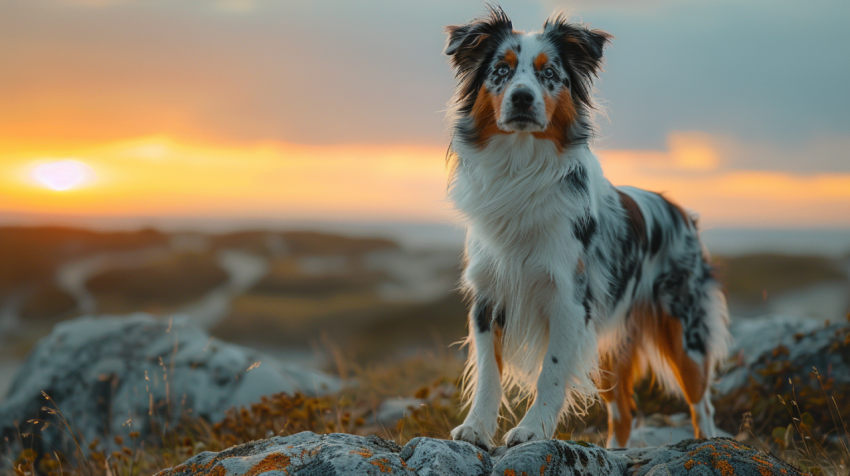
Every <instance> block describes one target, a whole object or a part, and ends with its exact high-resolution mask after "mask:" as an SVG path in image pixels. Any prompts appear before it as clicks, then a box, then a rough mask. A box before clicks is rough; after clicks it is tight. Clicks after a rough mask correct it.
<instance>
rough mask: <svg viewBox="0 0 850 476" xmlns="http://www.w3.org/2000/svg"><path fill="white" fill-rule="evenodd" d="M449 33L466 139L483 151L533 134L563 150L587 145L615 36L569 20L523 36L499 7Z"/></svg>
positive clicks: (554, 21)
mask: <svg viewBox="0 0 850 476" xmlns="http://www.w3.org/2000/svg"><path fill="white" fill-rule="evenodd" d="M446 32H447V33H448V42H447V45H446V49H445V53H446V54H447V55H449V56H451V64H452V66H453V67H454V68H455V72H456V76H457V78H458V86H457V88H458V89H457V92H456V95H455V100H456V101H457V105H456V106H457V113H458V115H459V116H460V117H459V120H458V121H457V124H456V131H455V133H456V134H460V135H461V139H462V140H467V141H470V142H473V143H475V144H476V145H478V146H484V145H486V142H487V139H489V138H490V137H492V136H493V135H495V134H512V133H532V134H534V136H535V137H537V138H541V139H550V140H553V141H554V142H555V143H556V144H557V145H558V146H559V148H563V147H565V146H566V145H568V144H570V143H574V142H577V141H580V140H582V139H584V140H586V139H587V137H588V136H589V134H590V125H589V124H588V123H587V121H586V117H587V112H588V110H589V109H590V108H591V107H592V103H591V90H592V80H593V78H594V77H595V76H596V75H597V73H598V72H599V69H600V67H601V63H602V49H603V47H604V46H605V44H606V43H607V42H608V41H609V40H610V39H611V35H609V34H608V33H605V32H604V31H601V30H588V29H587V28H586V27H584V26H583V25H578V24H572V23H569V22H567V20H566V18H564V17H563V16H562V15H558V16H555V17H553V18H550V19H548V20H546V23H545V24H544V25H543V30H542V31H540V32H532V33H524V32H519V31H515V30H513V27H512V24H511V20H510V18H508V16H507V15H506V14H505V12H504V11H503V10H502V9H501V8H499V7H492V8H490V14H489V16H487V17H483V18H477V19H475V20H473V21H471V22H469V23H467V24H465V25H459V26H449V27H446Z"/></svg>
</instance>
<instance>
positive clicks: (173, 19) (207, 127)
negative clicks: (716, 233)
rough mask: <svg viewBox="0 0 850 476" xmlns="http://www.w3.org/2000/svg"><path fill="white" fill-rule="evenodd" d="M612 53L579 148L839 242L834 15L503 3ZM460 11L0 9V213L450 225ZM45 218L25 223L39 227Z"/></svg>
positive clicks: (843, 32)
mask: <svg viewBox="0 0 850 476" xmlns="http://www.w3.org/2000/svg"><path fill="white" fill-rule="evenodd" d="M502 6H503V7H504V8H505V10H506V11H507V12H508V14H509V15H510V16H511V17H512V18H513V21H514V27H515V28H517V29H520V30H534V29H539V28H540V27H541V26H542V23H543V21H544V19H545V18H546V17H547V16H548V15H550V14H552V13H553V12H555V11H559V10H563V9H568V11H570V12H571V15H572V17H573V18H574V19H575V20H576V21H583V22H586V23H589V24H590V25H591V27H593V28H601V29H603V30H606V31H608V32H610V33H611V34H613V35H614V36H615V37H616V38H615V39H614V40H613V42H612V44H611V45H610V47H609V48H608V49H607V50H606V52H605V57H606V65H605V71H604V72H603V73H602V74H601V77H600V80H599V82H598V83H597V89H598V91H597V93H596V96H597V98H598V99H599V101H598V102H599V105H600V112H599V114H597V117H596V121H597V124H598V128H599V131H600V136H599V138H598V139H597V140H596V141H595V142H594V144H593V148H594V150H595V151H596V152H597V154H598V156H599V157H600V160H601V161H602V164H603V168H604V170H605V172H606V175H607V176H608V178H609V179H610V180H611V181H612V183H614V184H615V185H633V186H638V187H642V188H647V189H650V190H654V191H659V192H664V193H666V195H667V196H669V197H670V198H672V199H674V200H676V201H678V202H679V203H681V204H683V205H684V206H685V207H686V208H689V209H692V210H695V211H697V212H698V213H699V214H700V216H701V222H702V223H703V225H704V226H708V227H756V228H758V227H762V228H770V227H781V228H850V93H848V91H847V90H846V88H847V85H848V84H850V53H848V51H847V46H846V45H848V44H850V29H847V28H846V26H845V25H846V23H847V21H848V20H850V3H848V2H847V1H846V0H814V1H809V2H805V3H803V2H792V1H787V0H786V1H777V0H774V1H766V0H765V1H762V0H719V1H713V2H699V1H686V0H629V1H626V0H599V1H590V0H579V1H575V2H570V3H562V2H555V1H551V0H544V1H530V0H511V1H507V0H506V1H503V2H502ZM483 9H484V7H483V4H482V3H481V2H479V1H466V0H451V1H449V0H431V1H428V2H407V1H404V2H402V1H398V0H386V1H378V0H362V1H351V0H312V1H305V2H295V1H292V0H284V1H266V0H218V1H200V0H180V1H175V0H27V1H9V2H3V3H2V4H0V219H2V218H3V217H6V218H7V219H8V217H22V216H28V217H39V216H42V217H56V216H69V217H75V216H79V217H91V216H102V217H115V218H118V217H121V218H125V219H126V218H128V217H129V218H132V217H139V219H140V220H141V219H145V218H146V217H147V218H149V217H196V218H197V217H202V218H209V219H218V218H228V219H233V218H245V219H248V218H251V219H279V220H314V221H322V220H327V221H345V220H349V221H363V220H370V221H404V222H448V223H451V222H454V221H456V220H457V216H456V214H455V213H454V212H453V211H452V207H451V204H450V203H448V202H446V201H445V190H446V180H447V179H446V168H445V160H444V159H445V152H446V147H447V145H448V142H449V135H448V133H447V132H446V126H445V121H444V116H445V109H446V104H447V102H448V100H449V98H450V96H451V94H452V91H453V87H454V80H453V77H452V72H451V70H450V68H449V66H448V63H447V61H446V57H445V56H443V55H442V49H443V46H444V42H445V37H444V34H443V32H442V29H443V27H444V26H445V25H447V24H457V23H463V22H466V21H468V20H469V19H471V18H473V17H474V16H476V15H479V14H481V13H482V12H483ZM45 220H47V218H45Z"/></svg>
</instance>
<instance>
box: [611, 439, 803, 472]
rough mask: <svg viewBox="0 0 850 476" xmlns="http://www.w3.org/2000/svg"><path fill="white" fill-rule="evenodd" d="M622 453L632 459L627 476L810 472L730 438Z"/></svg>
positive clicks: (690, 441) (692, 441)
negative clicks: (802, 470)
mask: <svg viewBox="0 0 850 476" xmlns="http://www.w3.org/2000/svg"><path fill="white" fill-rule="evenodd" d="M622 453H623V455H624V456H626V457H627V458H628V459H629V460H630V462H629V465H628V470H627V471H626V473H625V474H626V475H627V476H661V475H663V476H686V475H687V476H699V475H705V476H709V475H727V474H729V475H731V474H737V475H744V476H749V475H752V476H761V475H771V474H781V475H783V476H794V475H802V474H809V473H803V472H801V471H800V470H799V469H797V468H795V467H793V466H791V465H790V464H788V463H785V462H784V461H781V460H778V459H776V458H774V457H773V456H772V455H769V454H764V453H760V452H758V451H756V450H755V449H754V448H751V447H749V446H747V445H743V444H741V443H738V442H737V441H735V440H732V439H729V438H713V439H711V440H693V439H691V440H685V441H682V442H680V443H677V444H675V445H669V446H660V447H657V448H651V449H642V450H626V451H623V452H622Z"/></svg>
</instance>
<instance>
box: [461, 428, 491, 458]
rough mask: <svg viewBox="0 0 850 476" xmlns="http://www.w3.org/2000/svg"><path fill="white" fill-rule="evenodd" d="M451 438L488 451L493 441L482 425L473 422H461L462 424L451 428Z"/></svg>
mask: <svg viewBox="0 0 850 476" xmlns="http://www.w3.org/2000/svg"><path fill="white" fill-rule="evenodd" d="M452 439H453V440H455V441H465V442H467V443H471V444H473V445H475V446H477V447H479V448H481V449H482V450H484V451H487V452H490V448H492V447H493V443H492V441H491V440H490V436H489V435H488V434H487V432H486V431H485V430H484V427H483V426H481V425H477V424H474V423H467V422H463V425H460V426H459V427H457V428H455V429H454V430H452Z"/></svg>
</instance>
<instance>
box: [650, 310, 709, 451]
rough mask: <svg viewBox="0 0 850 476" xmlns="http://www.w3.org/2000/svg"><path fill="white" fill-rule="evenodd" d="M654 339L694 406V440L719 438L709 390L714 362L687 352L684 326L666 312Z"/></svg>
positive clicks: (700, 355)
mask: <svg viewBox="0 0 850 476" xmlns="http://www.w3.org/2000/svg"><path fill="white" fill-rule="evenodd" d="M654 337H655V339H654V340H655V344H656V346H657V348H658V351H659V352H660V353H661V356H662V357H663V359H664V360H665V362H666V364H667V365H668V366H669V368H670V370H671V371H672V374H673V376H674V377H675V379H676V382H677V383H678V385H679V388H680V389H681V390H682V393H683V394H684V396H685V399H686V400H687V402H688V405H690V408H691V420H692V422H693V426H694V437H696V438H711V437H714V436H717V431H716V429H715V426H714V407H713V406H712V405H711V400H710V398H711V392H710V390H709V384H710V383H711V368H712V366H713V365H714V362H712V361H711V359H710V358H709V357H708V356H707V355H705V354H704V353H701V352H699V351H698V350H694V349H686V347H685V345H686V344H685V339H684V334H683V329H682V323H681V321H680V320H679V319H678V318H675V317H673V316H670V315H668V314H666V313H663V312H662V313H661V315H660V316H659V325H658V328H657V333H656V335H655V336H654Z"/></svg>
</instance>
